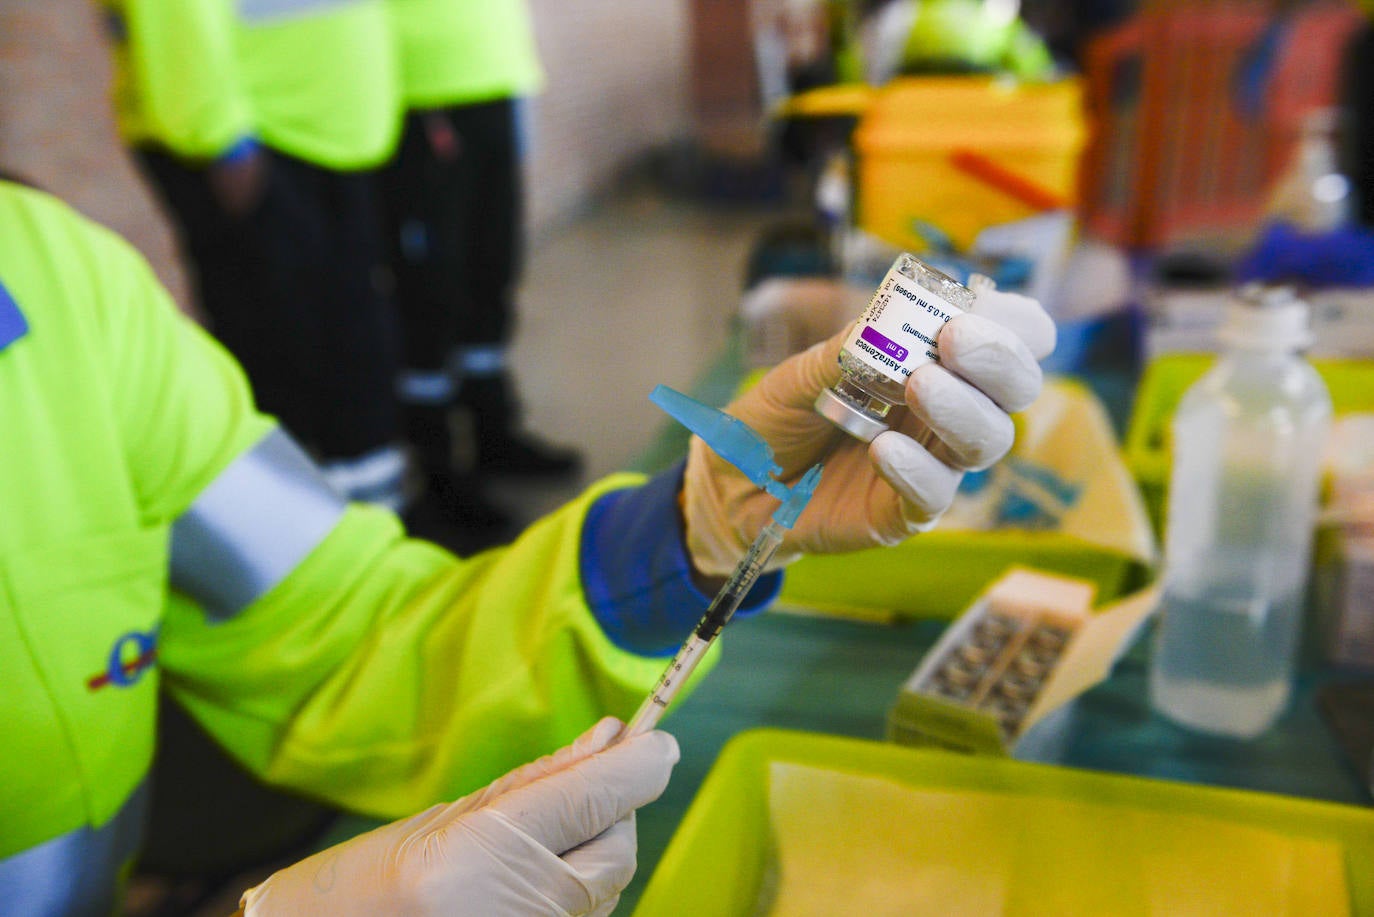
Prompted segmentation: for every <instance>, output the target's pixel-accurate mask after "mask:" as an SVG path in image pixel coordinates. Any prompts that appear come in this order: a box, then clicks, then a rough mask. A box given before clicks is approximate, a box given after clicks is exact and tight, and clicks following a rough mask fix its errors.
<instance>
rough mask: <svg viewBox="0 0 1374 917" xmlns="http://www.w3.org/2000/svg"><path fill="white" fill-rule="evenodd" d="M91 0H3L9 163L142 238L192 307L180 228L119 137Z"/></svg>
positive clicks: (2, 116)
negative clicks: (176, 230) (173, 229)
mask: <svg viewBox="0 0 1374 917" xmlns="http://www.w3.org/2000/svg"><path fill="white" fill-rule="evenodd" d="M109 77H110V65H109V58H108V55H107V53H106V51H105V40H104V36H103V35H102V33H101V26H100V22H99V18H98V16H97V14H96V11H95V3H94V2H92V0H0V168H4V169H8V170H10V171H13V172H17V173H19V174H20V175H22V176H24V177H26V178H28V179H30V180H31V181H33V182H35V183H36V184H38V185H40V186H41V187H43V188H46V189H47V190H49V191H51V192H53V193H54V194H57V195H58V196H59V197H62V198H63V199H64V200H66V201H67V202H68V203H70V204H72V205H73V206H75V207H76V208H77V209H79V210H81V211H82V212H84V213H85V214H87V215H88V216H90V217H93V218H94V219H96V220H98V221H99V222H101V223H104V224H105V225H107V226H109V227H111V228H113V229H114V230H116V231H117V232H119V233H120V234H121V235H122V236H124V237H125V238H126V239H128V240H130V241H131V242H133V243H134V244H135V245H136V246H138V248H139V249H140V250H142V251H143V253H144V254H145V255H147V256H148V258H149V260H150V261H151V262H152V263H153V267H154V268H155V269H156V270H157V272H158V274H159V276H161V277H162V279H163V281H164V282H165V283H166V284H167V285H168V286H169V287H170V288H171V289H172V291H173V294H174V295H176V296H177V298H178V301H179V302H181V303H182V304H183V305H188V304H189V303H188V300H187V296H186V293H185V289H186V285H185V282H184V277H183V275H182V271H181V268H180V265H179V264H178V262H177V258H176V254H175V246H174V242H173V238H172V234H171V233H170V232H169V231H168V229H167V224H166V223H165V222H164V221H163V219H162V217H161V214H160V213H159V212H158V210H157V208H156V205H155V204H154V203H153V200H152V198H151V197H150V196H149V194H148V192H147V190H146V189H145V188H144V186H143V184H142V182H141V181H140V179H139V178H138V176H137V175H136V174H135V172H134V170H133V167H132V165H131V163H130V161H129V158H128V156H127V155H126V154H125V153H124V150H123V148H122V147H121V146H120V144H119V141H118V139H117V137H116V135H115V129H114V120H113V118H112V116H111V114H110V106H109V100H108V97H107V95H106V87H107V85H108V83H109Z"/></svg>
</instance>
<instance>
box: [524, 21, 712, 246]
mask: <svg viewBox="0 0 1374 917" xmlns="http://www.w3.org/2000/svg"><path fill="white" fill-rule="evenodd" d="M530 7H531V10H532V12H533V14H534V22H535V35H536V39H537V40H538V43H539V49H540V54H541V56H542V60H543V63H544V69H545V71H546V75H547V85H546V87H545V89H544V92H543V93H542V94H541V95H539V96H538V97H537V98H535V99H534V100H533V102H532V103H531V106H530V122H531V128H532V131H531V138H532V148H531V160H530V162H529V172H528V178H529V184H528V187H529V194H530V212H529V220H528V221H529V225H530V226H531V228H532V229H533V230H534V231H535V232H536V233H538V232H539V231H541V230H543V229H547V228H548V227H549V226H551V225H554V224H556V223H557V221H558V220H559V219H561V218H564V217H566V216H567V215H568V214H569V213H570V212H572V211H573V210H575V209H576V208H577V207H578V206H579V205H580V204H581V203H583V202H585V200H586V199H587V197H588V195H589V194H592V193H594V192H596V191H598V190H601V189H603V188H604V187H605V186H606V184H607V182H608V181H609V180H610V179H611V178H612V177H613V176H614V175H615V173H616V171H617V170H618V169H619V168H620V167H622V166H623V165H624V164H625V163H626V162H627V161H629V160H631V159H632V158H634V156H635V155H636V154H639V153H642V152H644V151H645V150H647V149H650V148H652V147H654V146H658V145H662V144H663V143H664V142H666V141H668V140H671V139H676V138H678V137H682V136H685V135H686V134H687V133H688V131H689V129H690V117H689V92H690V85H689V84H690V79H689V77H690V74H689V69H688V68H689V58H688V53H689V49H688V38H689V28H688V16H689V9H688V3H687V0H576V2H571V3H569V2H566V0H530Z"/></svg>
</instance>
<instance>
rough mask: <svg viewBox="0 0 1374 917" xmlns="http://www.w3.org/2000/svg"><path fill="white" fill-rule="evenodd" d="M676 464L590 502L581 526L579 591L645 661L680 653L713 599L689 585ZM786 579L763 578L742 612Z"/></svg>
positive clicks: (611, 633)
mask: <svg viewBox="0 0 1374 917" xmlns="http://www.w3.org/2000/svg"><path fill="white" fill-rule="evenodd" d="M684 467H685V466H684V464H682V463H679V464H678V465H677V466H676V467H674V468H671V469H669V470H667V471H665V472H663V473H662V474H659V475H657V476H656V477H654V478H652V479H651V480H650V481H649V482H648V483H646V484H645V485H644V486H642V487H635V488H630V489H627V490H615V491H611V492H610V493H608V494H606V495H605V496H603V497H601V498H600V499H598V500H597V501H596V502H595V503H593V504H592V506H591V509H590V510H589V511H588V513H587V519H586V521H585V523H583V527H582V550H581V560H580V564H581V572H582V588H583V590H584V591H585V593H586V596H587V604H588V605H589V606H590V607H591V610H592V614H593V615H595V617H596V620H597V621H598V622H599V623H600V624H601V628H602V630H604V631H605V632H606V636H608V637H610V639H611V642H612V643H614V644H615V645H616V646H618V647H620V648H621V649H625V650H629V651H630V652H633V653H640V654H642V655H646V656H667V655H670V654H672V653H673V652H675V651H676V650H677V648H678V647H679V646H680V645H681V644H682V641H683V640H686V639H687V635H688V634H690V633H691V632H692V628H693V627H695V626H696V624H697V622H698V621H699V620H701V615H702V613H703V612H704V611H706V606H707V605H709V604H710V603H711V598H712V596H709V595H706V594H705V593H703V592H702V591H701V590H700V589H698V588H697V587H696V585H695V584H694V583H693V582H692V563H691V560H690V559H689V558H688V556H687V546H686V544H684V543H683V538H682V533H683V523H682V516H681V513H680V512H679V511H678V502H677V494H678V491H679V490H680V489H681V487H682V471H683V468H684ZM781 588H782V574H781V573H769V574H766V575H764V576H762V577H760V578H759V581H758V582H757V583H755V584H754V588H753V589H752V590H750V592H749V595H747V596H746V597H745V599H744V602H743V603H742V604H741V605H740V608H739V610H738V611H737V612H736V614H737V615H740V616H743V615H748V614H750V613H753V612H758V611H760V610H762V609H763V608H765V607H766V606H767V605H768V604H769V603H770V602H772V601H773V599H775V598H776V597H777V594H778V591H779V590H780V589H781Z"/></svg>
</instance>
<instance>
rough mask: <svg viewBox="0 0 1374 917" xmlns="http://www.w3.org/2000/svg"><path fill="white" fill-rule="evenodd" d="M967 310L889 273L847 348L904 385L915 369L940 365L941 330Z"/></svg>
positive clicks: (852, 333) (896, 273)
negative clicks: (935, 364)
mask: <svg viewBox="0 0 1374 917" xmlns="http://www.w3.org/2000/svg"><path fill="white" fill-rule="evenodd" d="M963 311H964V310H962V309H960V308H959V307H958V306H955V305H951V304H950V303H949V302H947V301H945V300H944V299H943V298H942V297H940V296H937V295H935V294H934V293H932V292H930V291H929V290H927V289H925V288H924V287H921V286H918V285H917V284H916V283H915V282H914V281H912V280H910V279H909V278H907V277H906V276H905V275H903V274H901V273H899V272H898V271H897V269H896V268H895V267H894V268H892V269H891V270H889V271H888V272H887V276H886V277H884V278H883V282H882V283H881V284H880V285H879V286H878V291H877V292H876V293H874V294H873V299H872V300H870V301H869V304H868V308H867V309H866V310H865V311H864V314H863V317H862V318H860V319H859V323H858V324H857V325H855V326H854V330H853V331H852V332H851V333H850V335H849V339H848V340H847V341H846V342H845V345H844V349H845V350H846V351H848V352H849V353H850V354H851V355H853V356H855V357H857V358H858V359H860V360H862V361H863V362H864V363H866V364H867V365H869V366H871V367H873V368H874V369H875V370H877V371H878V372H880V373H882V374H883V375H885V376H888V377H889V378H892V379H895V380H896V381H898V382H905V381H906V377H907V376H909V375H911V371H912V370H913V369H915V368H916V367H918V366H924V365H925V364H926V363H931V362H935V363H938V362H940V348H939V345H938V344H937V343H936V340H937V339H938V338H939V335H940V329H941V328H943V327H944V325H945V322H947V321H949V320H950V319H951V318H953V317H954V316H956V315H959V314H961V313H962V312H963Z"/></svg>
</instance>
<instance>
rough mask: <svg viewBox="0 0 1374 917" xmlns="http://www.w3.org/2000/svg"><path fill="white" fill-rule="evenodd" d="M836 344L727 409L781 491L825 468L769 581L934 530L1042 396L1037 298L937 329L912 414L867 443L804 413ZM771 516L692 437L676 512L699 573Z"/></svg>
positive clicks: (755, 494) (1045, 322)
mask: <svg viewBox="0 0 1374 917" xmlns="http://www.w3.org/2000/svg"><path fill="white" fill-rule="evenodd" d="M846 334H847V330H846V331H844V332H841V333H839V334H837V335H835V336H834V337H832V338H831V339H830V340H828V341H824V342H822V343H820V344H817V345H816V346H814V347H812V348H811V349H809V350H807V351H805V352H803V353H799V354H797V355H795V356H793V357H790V358H789V359H787V360H785V361H783V362H782V363H780V364H778V365H777V366H776V367H774V368H773V369H772V370H771V371H769V372H768V373H767V374H766V375H765V376H764V377H763V378H762V379H761V380H760V381H759V383H758V385H756V386H754V387H753V388H751V389H750V390H749V391H747V392H745V393H744V394H743V395H741V396H740V397H739V398H738V399H736V400H735V401H734V402H732V403H731V404H730V405H729V406H728V407H727V408H726V411H727V412H728V413H730V414H732V415H734V416H735V417H738V418H739V419H741V420H743V421H744V422H745V423H747V424H748V425H749V426H750V427H752V428H753V429H754V430H755V432H757V433H758V434H759V435H761V436H762V437H763V438H764V439H765V440H767V442H768V444H769V446H771V447H772V449H773V455H774V459H775V460H776V462H777V463H778V465H780V466H781V467H782V469H783V470H782V473H781V475H780V477H781V478H782V479H783V480H784V481H786V482H788V483H793V482H794V481H795V479H796V478H797V477H798V476H800V475H801V474H802V473H803V472H805V471H806V469H807V468H809V467H811V466H812V465H814V464H815V463H816V462H818V461H821V460H822V459H824V461H825V471H824V473H823V475H822V477H821V484H820V487H819V488H817V490H816V493H815V495H814V496H813V497H812V499H811V503H810V505H809V506H807V508H806V511H805V512H804V513H802V515H801V518H800V519H799V520H798V522H797V525H796V527H795V528H794V529H792V530H791V531H790V532H788V533H787V537H786V539H785V540H784V541H783V543H782V546H781V547H779V548H778V550H777V553H776V554H774V556H773V559H772V561H771V562H770V564H769V568H770V569H776V568H778V567H781V566H784V565H785V564H787V563H790V562H791V561H793V560H796V559H797V558H798V557H800V556H801V555H803V554H824V553H834V552H840V551H855V550H859V549H861V548H870V547H874V546H877V545H890V544H895V543H897V542H899V541H901V540H903V539H904V538H907V537H908V536H910V535H913V534H915V533H916V532H920V531H923V530H925V529H928V528H930V527H931V526H932V525H934V523H935V521H936V520H938V519H939V517H940V514H941V513H943V512H944V511H945V510H946V509H947V508H948V507H949V505H950V502H951V501H952V500H953V499H954V493H955V490H956V489H957V488H958V486H959V480H960V478H961V477H962V476H963V473H964V471H966V470H974V469H980V468H986V467H988V466H989V465H991V464H993V463H994V462H996V461H997V460H998V459H1000V458H1001V457H1002V456H1003V455H1005V454H1006V453H1007V450H1008V449H1010V448H1011V444H1012V439H1013V436H1014V433H1013V428H1012V422H1011V417H1010V416H1009V412H1015V411H1020V410H1024V409H1025V408H1026V407H1028V406H1029V405H1030V403H1031V402H1032V401H1034V400H1035V398H1036V396H1037V395H1038V394H1039V393H1040V385H1041V381H1042V378H1041V372H1040V366H1039V364H1038V363H1037V362H1036V361H1037V360H1039V359H1043V358H1044V357H1046V356H1049V354H1050V353H1051V352H1052V351H1053V350H1054V343H1055V328H1054V321H1053V320H1052V319H1051V318H1050V317H1049V315H1048V314H1047V313H1046V312H1045V310H1044V309H1043V308H1041V306H1040V304H1039V303H1038V302H1036V301H1035V300H1034V299H1031V298H1030V297H1028V296H1021V295H1020V294H1017V293H1004V292H1000V291H997V290H991V291H986V292H982V293H980V294H979V295H978V298H977V300H976V302H975V304H974V307H973V309H972V310H970V311H969V312H967V313H965V314H963V315H959V316H956V317H955V318H954V319H952V320H950V321H949V322H946V323H945V325H944V327H943V328H942V329H941V330H940V337H939V346H940V358H941V363H938V364H937V363H930V364H927V365H925V366H922V367H920V368H918V369H917V370H915V371H914V372H913V373H912V374H911V377H910V379H908V381H907V387H906V403H907V408H909V410H902V409H901V408H893V413H892V415H890V421H891V422H892V424H893V428H892V429H891V430H887V431H885V432H883V433H881V434H879V435H878V436H877V438H875V439H874V440H873V442H872V443H868V444H865V443H863V442H860V441H859V440H857V439H854V438H853V437H851V436H849V435H848V434H846V433H844V432H843V431H841V430H839V429H838V428H837V427H835V426H834V425H833V424H832V423H831V422H830V421H828V420H826V419H825V418H824V417H822V416H821V415H820V414H818V413H816V411H815V409H814V407H813V406H812V405H813V404H814V403H815V400H816V396H817V395H818V394H820V392H821V390H822V389H825V388H828V387H830V386H831V385H833V384H834V383H835V382H836V381H837V380H838V379H839V377H840V371H839V365H838V363H837V362H836V360H837V358H838V356H839V352H840V347H841V345H842V344H843V343H844V339H845V336H846ZM922 441H924V442H928V443H929V444H930V446H929V448H927V447H926V446H923V445H921V442H922ZM776 508H777V500H775V499H774V498H772V497H770V496H768V495H767V494H766V493H764V492H763V491H762V490H760V489H759V488H758V487H757V486H755V485H754V484H753V483H752V482H751V481H749V480H748V479H747V478H745V477H744V475H742V474H741V473H740V472H739V471H738V470H737V469H735V467H734V466H732V465H731V464H730V463H729V462H726V461H725V460H724V459H721V458H720V457H719V456H717V455H716V454H715V453H714V452H712V451H711V448H710V447H709V446H707V445H706V444H705V443H704V442H702V441H701V439H700V438H698V437H695V436H694V437H692V440H691V444H690V446H689V447H688V453H687V471H686V476H685V478H684V480H683V487H682V509H683V516H684V518H685V520H686V527H687V547H688V550H689V551H690V552H691V555H692V561H693V563H694V564H695V565H696V568H697V569H698V570H699V571H700V572H702V573H704V574H707V575H712V576H726V575H728V574H729V573H730V572H731V571H732V570H733V569H734V567H735V564H737V563H738V562H739V559H740V558H741V557H742V556H743V555H744V552H745V550H746V549H747V548H748V545H749V543H750V542H751V541H753V539H754V537H755V536H757V535H758V532H759V530H760V529H761V528H762V527H763V525H764V523H765V522H767V520H768V517H769V516H771V515H772V513H773V511H774V509H776Z"/></svg>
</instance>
